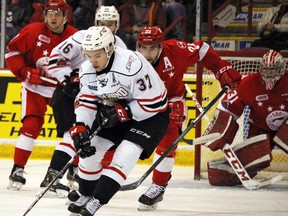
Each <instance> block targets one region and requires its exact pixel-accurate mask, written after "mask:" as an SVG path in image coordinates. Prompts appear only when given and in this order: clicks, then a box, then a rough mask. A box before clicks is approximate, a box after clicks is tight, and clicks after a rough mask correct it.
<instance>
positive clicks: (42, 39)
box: [38, 34, 51, 43]
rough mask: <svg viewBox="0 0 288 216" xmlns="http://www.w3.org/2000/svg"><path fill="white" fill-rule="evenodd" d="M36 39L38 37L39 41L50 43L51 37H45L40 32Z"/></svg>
mask: <svg viewBox="0 0 288 216" xmlns="http://www.w3.org/2000/svg"><path fill="white" fill-rule="evenodd" d="M38 39H39V40H40V41H43V42H45V43H50V42H51V39H50V38H49V37H47V36H45V35H42V34H40V35H39V36H38Z"/></svg>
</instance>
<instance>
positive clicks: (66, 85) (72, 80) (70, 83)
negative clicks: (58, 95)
mask: <svg viewBox="0 0 288 216" xmlns="http://www.w3.org/2000/svg"><path fill="white" fill-rule="evenodd" d="M62 84H63V92H64V93H65V94H67V95H68V96H69V97H71V98H75V97H76V96H77V94H78V93H79V90H80V89H79V69H74V70H73V71H72V72H71V74H70V76H67V75H66V76H65V80H64V81H63V82H62Z"/></svg>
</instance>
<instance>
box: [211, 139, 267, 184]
mask: <svg viewBox="0 0 288 216" xmlns="http://www.w3.org/2000/svg"><path fill="white" fill-rule="evenodd" d="M270 146H271V143H270V139H269V138H268V137H267V135H266V134H262V135H258V136H255V137H252V138H250V139H247V140H246V141H244V142H241V143H239V144H237V145H236V146H234V147H233V148H232V149H233V151H234V152H235V154H236V156H237V157H238V159H239V160H240V161H241V163H242V165H243V166H244V168H245V169H246V171H247V172H248V174H249V176H250V177H251V178H253V177H254V176H256V174H257V172H258V171H261V170H263V169H265V168H266V167H269V166H270V162H271V160H272V154H271V147H270ZM208 179H209V183H210V184H211V185H217V186H234V185H237V184H240V183H241V182H240V180H239V178H238V176H237V175H236V174H235V172H234V170H233V169H232V167H231V166H230V165H229V163H228V162H227V160H226V159H225V158H220V159H215V160H212V161H209V162H208Z"/></svg>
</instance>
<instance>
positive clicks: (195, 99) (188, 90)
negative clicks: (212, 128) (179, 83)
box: [185, 84, 211, 124]
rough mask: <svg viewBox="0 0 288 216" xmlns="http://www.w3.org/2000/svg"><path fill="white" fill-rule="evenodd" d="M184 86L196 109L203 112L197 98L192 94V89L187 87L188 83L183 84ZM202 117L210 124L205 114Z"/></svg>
mask: <svg viewBox="0 0 288 216" xmlns="http://www.w3.org/2000/svg"><path fill="white" fill-rule="evenodd" d="M185 88H186V90H187V92H188V94H189V95H190V97H191V99H192V100H193V101H194V103H195V104H196V107H197V109H198V110H199V112H203V108H202V106H201V104H200V103H199V101H198V100H197V98H196V97H195V95H194V94H193V92H192V90H191V89H190V88H189V86H188V84H185ZM204 119H205V120H206V122H207V123H208V124H210V123H211V122H210V120H209V118H208V116H207V115H204Z"/></svg>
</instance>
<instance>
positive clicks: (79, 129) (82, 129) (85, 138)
mask: <svg viewBox="0 0 288 216" xmlns="http://www.w3.org/2000/svg"><path fill="white" fill-rule="evenodd" d="M69 133H70V136H71V138H72V139H73V142H74V147H75V148H76V150H77V151H78V150H79V149H81V150H82V151H81V152H80V153H79V156H80V157H81V158H86V157H90V156H92V155H94V154H95V153H96V148H95V146H91V141H90V138H89V133H88V129H87V128H86V126H85V124H84V123H83V122H76V123H75V124H74V125H73V126H72V127H71V128H70V130H69Z"/></svg>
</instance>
